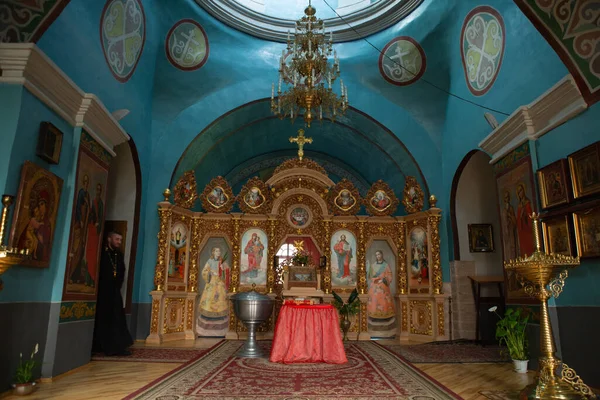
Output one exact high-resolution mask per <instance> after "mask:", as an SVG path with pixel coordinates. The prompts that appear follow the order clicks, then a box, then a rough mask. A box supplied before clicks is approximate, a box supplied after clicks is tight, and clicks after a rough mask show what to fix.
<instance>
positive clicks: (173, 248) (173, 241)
mask: <svg viewBox="0 0 600 400" xmlns="http://www.w3.org/2000/svg"><path fill="white" fill-rule="evenodd" d="M187 236H188V228H187V226H186V225H185V224H183V223H182V222H176V223H175V224H173V226H172V227H171V237H170V240H169V270H168V277H169V281H170V282H183V281H184V278H185V263H186V256H187V249H188V246H187V245H188V241H187Z"/></svg>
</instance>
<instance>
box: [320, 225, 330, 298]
mask: <svg viewBox="0 0 600 400" xmlns="http://www.w3.org/2000/svg"><path fill="white" fill-rule="evenodd" d="M330 243H331V220H330V219H324V220H323V243H322V244H321V248H322V249H323V254H324V255H325V256H326V257H327V262H326V263H325V271H323V272H322V274H323V276H322V280H323V282H322V289H323V291H324V292H325V293H326V294H329V293H331V248H330V246H329V244H330Z"/></svg>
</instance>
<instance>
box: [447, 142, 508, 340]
mask: <svg viewBox="0 0 600 400" xmlns="http://www.w3.org/2000/svg"><path fill="white" fill-rule="evenodd" d="M450 212H451V219H452V234H453V239H454V240H453V241H454V260H455V261H454V262H453V266H452V268H451V280H452V297H453V307H452V312H453V317H452V323H453V338H456V339H476V331H477V326H476V322H475V321H476V320H477V318H476V313H475V306H474V303H475V299H474V297H473V294H472V293H471V291H470V290H469V288H470V285H471V280H470V279H469V278H468V277H469V276H498V277H501V276H503V274H504V270H503V263H502V261H503V259H502V241H501V232H502V231H501V226H500V217H499V210H498V197H497V189H496V178H495V176H494V171H493V168H492V166H491V165H490V157H489V156H488V155H487V154H486V153H484V152H482V151H479V150H473V151H471V152H470V153H468V154H467V155H466V156H465V158H464V159H463V161H462V162H461V164H460V165H459V167H458V169H457V171H456V174H455V176H454V179H453V182H452V193H451V198H450ZM465 287H466V288H467V289H466V291H465V289H460V288H465ZM502 295H503V293H498V289H497V287H496V286H493V287H485V286H484V287H482V292H481V296H482V297H486V298H490V301H492V302H494V305H499V304H498V303H499V302H500V301H499V298H500V297H501V296H502ZM492 299H498V300H492ZM486 305H487V304H481V305H480V310H484V311H485V313H484V312H483V311H482V312H480V319H481V321H480V330H481V336H482V338H484V337H485V338H484V339H486V340H487V339H490V340H493V321H492V320H491V319H490V320H489V321H488V320H487V318H486V317H487V314H489V313H487V308H488V307H487V306H486ZM490 306H491V305H490ZM488 336H492V337H488Z"/></svg>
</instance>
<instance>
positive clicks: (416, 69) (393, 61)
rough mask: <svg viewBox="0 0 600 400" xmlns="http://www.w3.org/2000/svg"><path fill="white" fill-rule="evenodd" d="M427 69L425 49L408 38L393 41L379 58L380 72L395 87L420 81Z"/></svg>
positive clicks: (401, 37) (400, 37)
mask: <svg viewBox="0 0 600 400" xmlns="http://www.w3.org/2000/svg"><path fill="white" fill-rule="evenodd" d="M426 67H427V58H426V57H425V52H424V51H423V48H422V47H421V45H419V43H417V41H416V40H414V39H413V38H411V37H408V36H399V37H397V38H395V39H392V40H391V41H390V42H389V43H388V44H387V45H385V47H384V48H383V50H382V51H381V55H380V56H379V72H380V73H381V76H383V79H385V80H386V81H388V82H389V83H391V84H393V85H398V86H406V85H410V84H411V83H414V82H416V81H418V80H419V78H421V76H423V74H424V73H425V69H426Z"/></svg>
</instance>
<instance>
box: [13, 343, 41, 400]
mask: <svg viewBox="0 0 600 400" xmlns="http://www.w3.org/2000/svg"><path fill="white" fill-rule="evenodd" d="M38 350H39V344H38V343H36V344H35V347H34V348H33V351H32V352H31V356H30V357H29V360H27V361H23V353H21V355H20V359H19V366H18V367H17V371H16V372H15V383H13V388H14V389H13V391H14V393H15V394H16V395H19V396H25V395H28V394H30V393H31V392H33V388H34V386H35V381H34V379H33V369H34V368H35V366H36V365H37V364H38V362H37V361H35V360H34V359H33V356H35V355H36V354H37V353H38Z"/></svg>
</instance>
